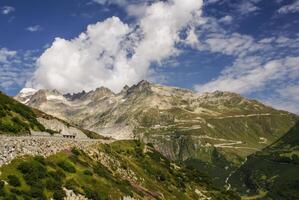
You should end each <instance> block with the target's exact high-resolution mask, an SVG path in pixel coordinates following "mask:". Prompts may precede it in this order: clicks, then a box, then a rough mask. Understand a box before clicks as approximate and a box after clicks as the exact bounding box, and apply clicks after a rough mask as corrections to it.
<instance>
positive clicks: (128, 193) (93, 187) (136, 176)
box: [0, 141, 239, 200]
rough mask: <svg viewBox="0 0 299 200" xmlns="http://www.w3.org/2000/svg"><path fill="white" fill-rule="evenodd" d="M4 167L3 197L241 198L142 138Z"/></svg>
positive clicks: (18, 161)
mask: <svg viewBox="0 0 299 200" xmlns="http://www.w3.org/2000/svg"><path fill="white" fill-rule="evenodd" d="M0 171H1V175H0V180H1V182H0V199H24V200H25V199H51V198H54V199H63V198H64V197H65V192H64V189H63V188H66V189H68V190H72V191H74V192H75V193H76V194H81V195H83V196H85V197H87V198H88V199H95V200H98V199H123V198H124V197H134V198H135V199H217V200H218V199H227V200H233V199H239V197H238V196H236V195H234V194H233V193H231V192H223V191H220V190H219V189H217V188H215V187H213V186H212V185H211V184H210V181H209V179H208V178H207V177H206V176H204V175H203V174H200V173H198V172H197V171H194V170H191V169H187V168H182V167H179V166H177V165H175V164H174V163H171V162H170V161H169V160H167V159H166V158H165V157H164V156H162V155H161V154H159V153H158V152H156V151H155V150H153V148H152V147H151V146H148V145H144V144H142V143H140V142H138V141H118V142H114V143H112V144H103V145H98V146H95V147H93V148H92V149H89V150H86V151H81V150H77V149H73V150H72V151H65V152H61V153H59V154H56V155H53V156H51V157H48V158H46V159H44V158H42V157H26V158H23V159H16V160H14V161H13V162H12V163H11V164H9V165H7V166H3V167H2V168H0ZM4 182H7V184H4Z"/></svg>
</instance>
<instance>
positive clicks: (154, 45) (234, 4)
mask: <svg viewBox="0 0 299 200" xmlns="http://www.w3.org/2000/svg"><path fill="white" fill-rule="evenodd" d="M182 2H184V1H182V0H169V1H160V2H159V1H155V0H149V1H140V0H90V1H86V0H84V1H83V0H68V1H58V0H48V1H47V0H44V1H39V0H26V1H20V0H0V27H1V31H0V90H2V91H4V92H6V93H7V94H9V95H15V94H16V93H17V92H18V91H19V90H20V89H22V88H23V87H35V88H48V89H54V88H56V89H59V90H60V91H62V92H78V91H80V90H82V89H85V90H91V89H94V88H96V87H99V86H102V85H103V86H106V87H109V88H111V89H112V90H114V91H119V90H120V89H121V88H122V87H123V86H124V85H125V84H128V85H132V84H134V83H136V82H138V81H139V80H141V79H148V80H151V81H153V82H157V83H163V84H167V85H173V86H179V87H186V88H190V89H193V90H195V91H198V92H210V91H215V90H226V91H232V92H237V93H240V94H242V95H244V96H247V97H249V98H255V99H258V100H261V101H263V102H264V103H267V104H269V105H272V106H274V107H276V108H281V109H286V110H289V111H291V112H295V113H299V0H238V1H237V0H235V1H234V0H205V1H203V3H202V2H201V0H185V3H182ZM87 27H89V28H87ZM87 29H88V30H87ZM55 38H56V39H55ZM57 38H58V39H57Z"/></svg>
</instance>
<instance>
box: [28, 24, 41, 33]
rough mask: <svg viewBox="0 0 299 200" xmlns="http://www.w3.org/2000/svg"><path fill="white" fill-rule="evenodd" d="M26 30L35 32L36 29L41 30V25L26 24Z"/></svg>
mask: <svg viewBox="0 0 299 200" xmlns="http://www.w3.org/2000/svg"><path fill="white" fill-rule="evenodd" d="M26 30H27V31H29V32H37V31H41V30H42V27H41V26H40V25H34V26H28V27H27V28H26Z"/></svg>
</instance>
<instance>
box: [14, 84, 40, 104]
mask: <svg viewBox="0 0 299 200" xmlns="http://www.w3.org/2000/svg"><path fill="white" fill-rule="evenodd" d="M37 91H38V90H36V89H33V88H23V89H22V90H21V91H20V92H19V94H18V95H17V96H16V97H15V99H17V100H18V101H20V102H21V103H24V104H26V103H27V102H28V101H29V100H30V98H31V97H32V96H33V95H34V94H35V93H36V92H37Z"/></svg>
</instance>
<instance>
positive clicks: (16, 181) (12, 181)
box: [7, 175, 21, 187]
mask: <svg viewBox="0 0 299 200" xmlns="http://www.w3.org/2000/svg"><path fill="white" fill-rule="evenodd" d="M7 179H8V183H9V184H10V185H11V186H14V187H19V186H21V182H20V180H19V178H18V177H17V176H15V175H9V176H7Z"/></svg>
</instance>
